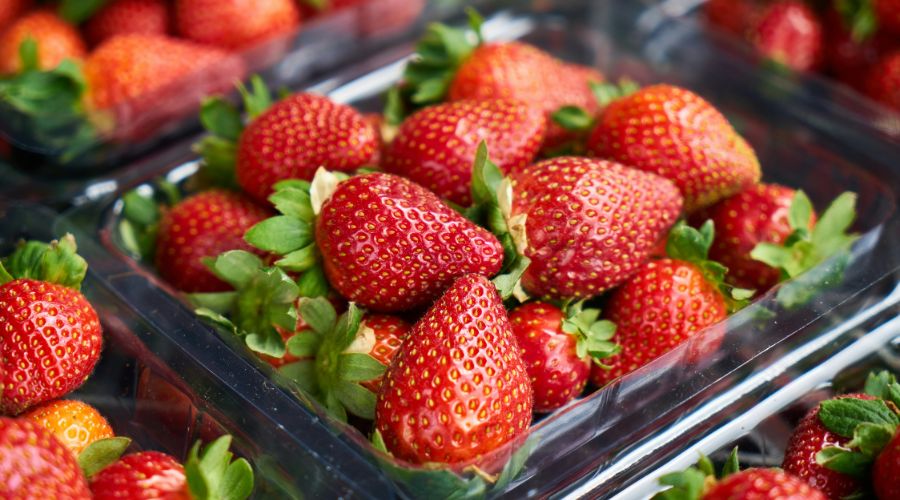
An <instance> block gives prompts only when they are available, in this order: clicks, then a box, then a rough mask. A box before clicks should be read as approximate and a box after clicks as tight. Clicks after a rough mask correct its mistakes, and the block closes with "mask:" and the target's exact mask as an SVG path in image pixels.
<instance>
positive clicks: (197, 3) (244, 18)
mask: <svg viewBox="0 0 900 500" xmlns="http://www.w3.org/2000/svg"><path fill="white" fill-rule="evenodd" d="M175 24H176V27H177V30H178V34H180V35H181V36H183V37H185V38H187V39H190V40H193V41H195V42H200V43H204V44H210V45H215V46H218V47H222V48H225V49H242V48H247V47H250V46H253V45H255V44H257V43H260V42H263V41H265V40H269V39H271V38H274V37H277V36H280V35H284V34H287V33H290V32H291V31H292V30H294V29H295V28H296V27H297V26H298V25H299V24H300V10H299V9H298V7H297V3H296V1H295V0H176V2H175Z"/></svg>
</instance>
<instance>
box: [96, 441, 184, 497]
mask: <svg viewBox="0 0 900 500" xmlns="http://www.w3.org/2000/svg"><path fill="white" fill-rule="evenodd" d="M91 493H93V495H94V499H95V500H103V499H106V498H128V499H132V500H143V499H146V500H150V499H166V500H188V499H190V498H191V497H190V495H189V494H188V492H187V481H186V479H185V475H184V467H182V465H181V464H180V463H178V461H177V460H175V459H174V458H172V457H171V456H169V455H166V454H165V453H160V452H158V451H142V452H139V453H132V454H130V455H126V456H124V457H122V458H121V459H119V460H118V461H117V462H115V463H114V464H112V465H109V466H107V467H106V468H104V469H103V470H101V471H100V472H98V473H97V474H96V475H95V476H94V477H92V478H91Z"/></svg>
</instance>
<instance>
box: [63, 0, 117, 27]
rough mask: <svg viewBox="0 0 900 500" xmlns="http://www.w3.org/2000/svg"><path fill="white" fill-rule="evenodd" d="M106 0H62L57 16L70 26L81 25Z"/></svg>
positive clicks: (104, 3)
mask: <svg viewBox="0 0 900 500" xmlns="http://www.w3.org/2000/svg"><path fill="white" fill-rule="evenodd" d="M106 1H107V0H62V1H61V2H60V3H59V11H58V12H59V15H60V17H62V18H63V19H65V20H66V21H69V22H70V23H72V24H81V23H83V22H85V21H87V20H88V19H89V18H90V17H91V16H93V15H94V14H96V13H97V11H99V10H100V9H101V8H103V6H104V5H106Z"/></svg>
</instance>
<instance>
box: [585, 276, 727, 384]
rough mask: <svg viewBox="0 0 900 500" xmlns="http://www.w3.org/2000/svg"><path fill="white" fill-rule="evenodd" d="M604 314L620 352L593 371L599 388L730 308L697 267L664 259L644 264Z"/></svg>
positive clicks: (709, 345)
mask: <svg viewBox="0 0 900 500" xmlns="http://www.w3.org/2000/svg"><path fill="white" fill-rule="evenodd" d="M603 316H604V317H605V318H606V319H608V320H610V321H612V322H613V323H615V324H616V335H615V337H614V338H613V341H614V342H616V343H617V344H619V345H620V346H622V352H620V353H619V354H617V355H615V356H613V357H611V358H609V359H607V360H605V361H604V362H605V363H606V364H607V365H609V366H611V367H612V368H611V369H609V370H606V369H603V368H601V367H599V366H595V367H594V368H593V369H592V372H591V381H592V382H593V383H594V384H595V385H598V386H603V385H606V384H608V383H609V382H611V381H613V380H615V379H616V378H618V377H621V376H623V375H627V374H629V373H631V372H633V371H634V370H637V369H638V368H640V367H642V366H644V365H646V364H647V363H649V362H651V361H653V360H654V359H656V358H658V357H660V356H662V355H663V354H665V353H667V352H669V351H671V350H672V349H674V348H676V347H678V346H679V345H681V344H682V343H683V342H685V341H686V340H688V339H689V338H691V337H693V336H695V335H697V334H699V333H701V332H702V331H703V330H704V329H706V328H707V327H710V326H712V325H714V324H716V323H718V322H719V321H722V320H724V319H725V318H726V317H727V316H728V311H727V308H726V304H725V297H723V296H722V294H721V292H719V290H718V288H716V287H715V286H714V285H712V284H711V283H709V282H708V281H707V280H706V278H705V277H704V276H703V273H702V272H701V271H700V269H699V268H698V267H697V266H695V265H694V264H691V263H689V262H685V261H680V260H674V259H668V258H666V259H660V260H656V261H650V262H648V263H646V264H645V265H644V266H643V267H642V268H641V269H640V270H639V271H638V272H637V274H635V275H634V276H633V277H632V278H631V279H629V280H628V281H626V282H625V283H624V284H623V285H622V286H621V287H619V288H617V289H616V290H615V291H614V292H613V293H612V296H611V297H610V299H609V302H608V303H607V304H606V307H605V308H604V309H603ZM714 333H715V332H708V335H712V334H714ZM718 340H719V341H720V340H721V339H718ZM718 343H719V342H717V341H716V339H715V338H713V340H712V341H711V342H709V343H706V344H705V345H703V346H702V348H701V349H702V352H698V353H697V354H698V355H700V356H702V355H703V354H705V353H707V352H709V351H712V350H715V349H716V348H717V347H718Z"/></svg>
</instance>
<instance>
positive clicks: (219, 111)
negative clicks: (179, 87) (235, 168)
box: [200, 97, 244, 144]
mask: <svg viewBox="0 0 900 500" xmlns="http://www.w3.org/2000/svg"><path fill="white" fill-rule="evenodd" d="M200 123H202V124H203V128H205V129H206V130H208V131H209V132H211V133H212V134H214V135H216V136H217V137H219V138H221V139H224V140H226V141H230V142H231V143H232V144H233V143H235V142H237V140H238V139H239V138H240V136H241V132H243V130H244V122H243V121H242V120H241V113H240V111H238V109H237V108H236V107H235V106H234V105H233V104H231V103H230V102H228V101H226V100H225V99H222V98H221V97H210V98H207V99H205V100H204V101H203V104H202V105H201V107H200Z"/></svg>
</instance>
